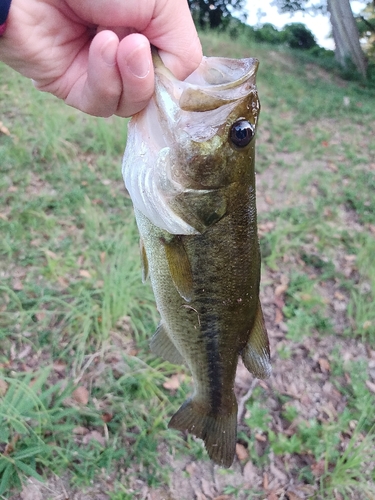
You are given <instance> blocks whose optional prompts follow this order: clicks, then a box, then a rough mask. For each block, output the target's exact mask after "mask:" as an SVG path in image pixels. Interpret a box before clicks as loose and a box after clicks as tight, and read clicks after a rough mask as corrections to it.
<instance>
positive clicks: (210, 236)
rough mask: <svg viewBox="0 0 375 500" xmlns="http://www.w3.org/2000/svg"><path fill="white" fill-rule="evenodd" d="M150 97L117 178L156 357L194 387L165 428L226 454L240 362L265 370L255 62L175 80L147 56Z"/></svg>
mask: <svg viewBox="0 0 375 500" xmlns="http://www.w3.org/2000/svg"><path fill="white" fill-rule="evenodd" d="M153 61H154V66H155V92H154V95H153V97H152V99H151V100H150V102H149V104H148V105H147V107H146V108H145V109H144V110H142V111H141V112H139V113H138V114H136V115H134V117H132V119H131V120H130V122H129V125H128V138H127V145H126V150H125V153H124V158H123V167H122V170H123V177H124V181H125V185H126V188H127V191H128V192H129V194H130V197H131V199H132V202H133V206H134V213H135V217H136V221H137V225H138V229H139V233H140V253H141V260H142V278H143V281H146V280H147V279H148V278H150V280H151V285H152V288H153V292H154V296H155V300H156V305H157V308H158V311H159V314H160V318H161V320H160V324H159V326H158V328H157V330H156V333H155V334H154V336H153V337H152V338H151V341H150V347H151V350H152V352H153V353H155V354H156V355H157V356H160V357H162V358H164V359H166V360H168V361H170V362H171V363H176V364H186V365H187V366H188V368H189V369H190V371H191V374H192V378H193V382H194V392H193V394H192V396H191V397H190V398H188V399H187V400H186V401H185V402H184V403H183V404H182V406H181V407H180V409H179V410H178V411H177V412H176V413H175V414H174V415H173V416H172V418H171V420H170V422H169V428H173V429H177V430H180V431H187V432H189V433H191V434H193V435H195V436H196V437H198V438H201V439H202V440H203V441H204V444H205V447H206V450H207V452H208V455H209V457H210V458H211V459H212V460H213V461H214V462H215V463H216V464H218V465H220V466H222V467H226V468H228V467H230V466H231V465H232V463H233V460H234V456H235V447H236V437H237V409H238V407H237V401H236V397H235V393H234V381H235V375H236V368H237V364H238V360H239V358H240V357H241V358H242V360H243V363H244V365H245V366H246V368H247V369H248V370H249V371H250V372H251V373H252V374H253V375H254V376H255V377H257V378H261V379H264V378H267V377H269V375H270V373H271V362H270V349H269V341H268V336H267V330H266V327H265V323H264V317H263V313H262V308H261V305H260V301H259V284H260V262H261V260H260V259H261V257H260V250H259V242H258V235H257V212H256V197H255V164H254V160H255V135H256V129H257V124H258V119H259V112H260V103H259V97H258V92H257V88H256V84H255V78H256V72H257V69H258V61H257V60H256V59H254V58H245V59H230V58H221V57H203V59H202V62H201V64H200V66H199V68H198V69H197V70H196V71H194V72H193V73H192V74H191V75H190V76H189V77H188V78H187V79H186V80H184V81H180V80H178V79H177V78H175V77H174V75H173V74H172V73H171V72H170V71H169V70H168V69H167V68H166V67H165V65H164V64H163V62H162V60H161V58H160V56H159V55H158V53H157V51H156V50H154V52H153Z"/></svg>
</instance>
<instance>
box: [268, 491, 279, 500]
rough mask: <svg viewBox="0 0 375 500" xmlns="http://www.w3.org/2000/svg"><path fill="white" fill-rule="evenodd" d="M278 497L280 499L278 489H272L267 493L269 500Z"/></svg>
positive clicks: (276, 499)
mask: <svg viewBox="0 0 375 500" xmlns="http://www.w3.org/2000/svg"><path fill="white" fill-rule="evenodd" d="M278 499H279V495H278V494H277V490H272V491H271V492H270V493H268V495H267V500H278Z"/></svg>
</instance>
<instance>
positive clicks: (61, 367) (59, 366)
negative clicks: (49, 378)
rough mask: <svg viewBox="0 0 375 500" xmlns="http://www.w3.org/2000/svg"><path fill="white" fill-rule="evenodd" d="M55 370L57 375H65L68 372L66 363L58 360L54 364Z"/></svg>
mask: <svg viewBox="0 0 375 500" xmlns="http://www.w3.org/2000/svg"><path fill="white" fill-rule="evenodd" d="M53 369H54V370H55V372H57V373H64V372H65V370H66V363H64V361H60V360H57V361H55V362H54V363H53Z"/></svg>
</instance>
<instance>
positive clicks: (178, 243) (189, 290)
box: [162, 236, 193, 302]
mask: <svg viewBox="0 0 375 500" xmlns="http://www.w3.org/2000/svg"><path fill="white" fill-rule="evenodd" d="M162 243H163V245H164V249H165V256H166V258H167V262H168V268H169V272H170V275H171V278H172V281H173V284H174V286H175V287H176V289H177V291H178V293H179V294H180V295H181V297H182V298H183V299H185V300H186V302H190V301H191V299H192V295H193V273H192V271H191V265H190V261H189V257H188V254H187V253H186V250H185V247H184V244H183V242H182V239H181V237H180V236H175V237H174V238H172V239H171V240H170V241H165V240H162Z"/></svg>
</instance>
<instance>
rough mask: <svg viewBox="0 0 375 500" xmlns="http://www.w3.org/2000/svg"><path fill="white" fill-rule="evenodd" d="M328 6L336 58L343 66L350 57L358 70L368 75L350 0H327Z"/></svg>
mask: <svg viewBox="0 0 375 500" xmlns="http://www.w3.org/2000/svg"><path fill="white" fill-rule="evenodd" d="M327 6H328V11H329V13H330V15H331V24H332V34H333V38H334V40H335V45H336V49H335V54H336V59H337V60H338V62H339V63H340V64H341V66H343V67H345V66H346V64H347V61H348V59H350V60H351V61H352V62H353V63H354V64H355V66H356V68H357V70H358V72H359V73H361V74H362V75H363V76H364V77H366V72H367V62H366V58H365V55H364V53H363V51H362V48H361V44H360V43H359V33H358V29H357V25H356V22H355V19H354V16H353V12H352V9H351V7H350V2H349V0H327Z"/></svg>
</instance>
